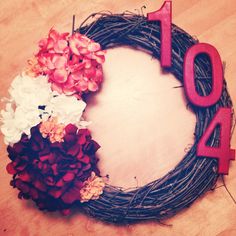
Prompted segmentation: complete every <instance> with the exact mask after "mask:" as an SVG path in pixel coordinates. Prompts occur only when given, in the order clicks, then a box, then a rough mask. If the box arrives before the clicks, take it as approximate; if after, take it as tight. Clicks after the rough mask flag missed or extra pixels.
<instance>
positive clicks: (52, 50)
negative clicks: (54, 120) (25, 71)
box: [36, 29, 105, 98]
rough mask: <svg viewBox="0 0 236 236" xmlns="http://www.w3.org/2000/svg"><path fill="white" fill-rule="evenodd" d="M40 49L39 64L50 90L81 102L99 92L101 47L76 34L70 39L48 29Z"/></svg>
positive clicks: (102, 54)
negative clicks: (50, 86)
mask: <svg viewBox="0 0 236 236" xmlns="http://www.w3.org/2000/svg"><path fill="white" fill-rule="evenodd" d="M39 47H40V50H39V52H38V53H37V55H36V56H37V59H38V64H39V65H40V66H41V68H42V72H43V74H46V75H48V78H49V81H50V82H51V83H52V89H53V90H55V91H57V92H58V93H65V94H66V95H75V96H76V97H78V98H80V97H81V95H82V94H83V93H88V92H94V91H97V90H98V89H99V86H100V84H101V82H102V80H103V72H102V66H101V64H102V63H103V62H104V61H105V51H102V50H101V46H100V44H98V43H96V42H94V41H93V40H91V39H89V38H87V37H86V36H85V35H81V34H79V33H75V34H73V35H72V36H70V37H69V36H68V33H64V34H59V33H58V32H57V31H55V30H53V29H51V30H50V32H49V35H48V38H46V39H42V40H41V41H40V42H39Z"/></svg>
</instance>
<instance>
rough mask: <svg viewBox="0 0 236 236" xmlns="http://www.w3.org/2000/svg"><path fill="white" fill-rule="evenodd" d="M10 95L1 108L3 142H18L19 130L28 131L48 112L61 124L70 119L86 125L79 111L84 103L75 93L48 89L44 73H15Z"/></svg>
mask: <svg viewBox="0 0 236 236" xmlns="http://www.w3.org/2000/svg"><path fill="white" fill-rule="evenodd" d="M9 94H10V99H9V100H8V102H7V104H6V108H5V110H2V111H1V123H2V124H1V131H2V133H3V134H4V142H5V143H6V144H7V145H9V144H10V145H11V144H14V143H16V142H18V141H19V140H20V138H21V135H22V134H23V133H25V134H27V135H30V129H31V128H32V127H34V126H36V125H37V124H39V123H40V122H41V121H42V120H47V119H48V118H49V117H50V116H53V117H57V118H58V122H60V123H63V124H65V125H67V124H69V123H72V124H74V125H77V126H78V127H81V126H86V125H87V124H88V123H87V122H85V121H83V118H82V114H83V111H84V109H85V107H86V103H85V102H83V101H82V100H77V99H76V98H75V97H73V96H71V97H68V96H65V95H64V94H58V93H56V92H52V91H51V84H50V83H49V82H48V80H47V77H46V76H38V77H36V78H32V77H29V76H27V75H25V74H22V75H18V76H17V77H16V78H15V79H14V80H13V82H12V84H11V87H10V89H9Z"/></svg>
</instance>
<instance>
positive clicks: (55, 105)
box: [45, 94, 86, 126]
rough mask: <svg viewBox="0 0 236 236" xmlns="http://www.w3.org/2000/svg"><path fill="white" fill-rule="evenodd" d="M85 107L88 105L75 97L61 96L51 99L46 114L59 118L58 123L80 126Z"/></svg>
mask: <svg viewBox="0 0 236 236" xmlns="http://www.w3.org/2000/svg"><path fill="white" fill-rule="evenodd" d="M85 107H86V103H85V102H84V101H82V100H77V98H76V97H74V96H66V95H64V94H60V95H55V96H53V97H52V98H51V100H50V102H49V104H48V106H47V107H46V108H45V112H47V113H48V114H51V116H52V117H57V118H58V123H63V124H70V123H72V124H75V125H77V126H80V122H81V117H82V114H83V111H84V109H85Z"/></svg>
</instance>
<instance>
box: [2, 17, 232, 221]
mask: <svg viewBox="0 0 236 236" xmlns="http://www.w3.org/2000/svg"><path fill="white" fill-rule="evenodd" d="M90 18H93V19H95V20H93V21H92V23H88V22H89V20H90ZM171 31H172V66H171V67H170V68H168V69H166V70H167V71H168V72H170V73H172V74H173V75H174V76H175V77H176V78H177V79H178V80H179V81H180V82H181V83H183V63H184V55H185V53H186V51H187V50H188V49H189V48H190V47H191V46H193V45H195V44H197V43H198V41H197V40H196V39H195V38H193V37H192V36H190V35H189V34H187V33H186V32H184V31H183V30H182V29H180V28H179V27H177V26H176V25H174V24H172V27H171ZM160 32H161V28H160V23H159V22H156V21H148V20H147V18H146V17H144V16H143V15H136V14H133V13H130V12H125V13H123V14H115V15H114V14H108V13H96V14H92V15H91V16H90V17H88V19H86V20H85V22H84V23H83V24H82V25H81V26H80V27H79V28H78V29H76V30H73V34H72V35H69V34H68V33H63V34H60V33H58V32H57V31H56V30H55V29H51V30H50V32H49V34H48V37H47V38H45V39H42V40H40V42H39V51H38V52H37V53H36V54H35V56H34V57H33V58H32V59H30V60H29V61H28V64H29V65H28V67H27V68H26V69H25V71H24V72H23V73H22V74H21V75H19V76H17V77H16V78H15V79H14V81H13V82H12V84H11V88H10V90H9V93H10V98H9V99H8V100H7V104H6V109H5V110H3V111H2V112H1V116H2V126H1V131H2V133H3V134H4V137H5V139H4V140H5V143H6V144H7V145H8V147H7V151H8V154H9V158H10V159H11V162H10V163H9V164H8V165H7V171H8V173H9V174H11V175H13V178H12V181H11V185H12V186H13V187H14V188H17V189H18V190H19V194H18V197H19V198H23V199H32V200H33V201H34V202H35V203H36V204H37V206H38V208H39V209H40V210H48V211H60V212H62V213H63V214H65V215H67V214H69V213H70V209H71V208H72V207H74V206H78V207H79V208H80V209H81V210H82V211H83V212H85V213H88V214H89V215H91V216H93V217H95V218H97V219H100V220H103V221H106V222H111V223H119V224H120V223H133V222H139V221H144V220H157V221H161V220H163V219H166V218H168V217H171V216H173V215H175V214H176V213H177V212H179V211H181V210H183V209H185V208H186V207H189V206H190V205H191V204H192V203H193V202H194V201H195V200H196V199H197V198H199V197H200V196H202V195H203V194H204V193H205V192H206V191H208V190H211V189H213V188H214V186H215V184H216V181H217V179H218V177H219V174H218V172H217V169H218V162H217V160H216V159H212V158H206V157H202V158H199V157H197V154H196V150H197V145H198V142H199V140H200V138H201V136H202V135H203V133H204V132H205V131H206V128H207V126H208V125H209V123H210V121H211V120H212V119H213V117H214V115H215V114H216V112H217V110H218V108H220V107H227V108H232V102H231V99H230V96H229V94H228V92H227V88H226V82H225V80H224V84H223V92H222V94H221V97H220V99H219V100H218V102H217V103H215V104H214V105H213V106H210V107H206V108H199V107H197V106H195V105H194V104H192V103H191V102H189V104H188V106H189V107H190V109H192V111H193V112H194V113H195V114H196V118H197V122H196V127H195V132H194V135H195V142H194V144H193V146H192V147H191V149H190V150H189V151H188V153H186V155H185V156H184V157H183V159H182V161H181V162H180V163H179V164H178V165H177V166H176V167H175V168H174V169H173V170H171V171H170V172H169V173H167V174H166V175H165V176H163V177H162V178H160V179H157V180H154V181H153V182H151V183H149V184H147V185H144V186H142V187H139V188H135V189H132V190H129V191H126V190H124V189H122V188H120V187H115V186H111V185H109V184H108V183H107V182H106V181H105V179H104V177H101V175H100V172H99V169H98V167H97V163H98V158H97V157H96V151H97V150H98V148H99V147H100V146H99V144H98V143H97V142H96V141H95V140H93V139H92V136H91V133H90V131H89V129H88V126H89V122H87V121H85V120H84V119H83V116H82V115H83V111H84V109H85V107H86V103H85V101H86V97H87V95H88V94H89V93H92V92H95V91H97V90H99V86H100V85H101V83H102V81H103V72H102V63H103V62H104V60H105V52H106V51H105V50H107V49H109V48H114V47H119V46H130V47H132V48H135V49H138V50H144V51H145V52H147V53H149V54H150V55H152V56H153V57H154V58H156V59H158V60H159V59H160V50H161V46H160V45H161V42H160V41H161V39H160V37H161V34H160ZM194 66H195V81H196V91H197V92H198V93H199V94H200V95H201V96H205V95H207V94H209V93H210V91H211V89H212V83H211V77H212V68H211V62H210V61H209V58H208V57H207V56H206V55H204V54H200V55H199V56H198V57H197V58H196V60H195V65H194ZM147 79H148V78H147ZM219 135H220V131H219V129H215V131H214V132H213V135H212V136H211V138H210V139H209V140H208V145H209V146H211V147H216V146H217V145H218V142H219Z"/></svg>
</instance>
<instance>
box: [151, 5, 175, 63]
mask: <svg viewBox="0 0 236 236" xmlns="http://www.w3.org/2000/svg"><path fill="white" fill-rule="evenodd" d="M147 19H148V20H149V21H160V24H161V66H162V67H171V20H172V2H171V1H165V2H164V4H163V5H162V7H161V9H160V10H157V11H154V12H151V13H148V14H147Z"/></svg>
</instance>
